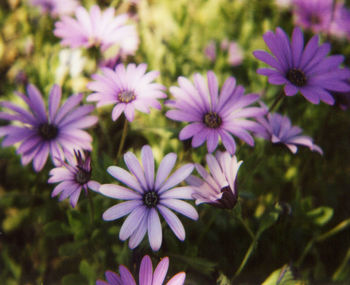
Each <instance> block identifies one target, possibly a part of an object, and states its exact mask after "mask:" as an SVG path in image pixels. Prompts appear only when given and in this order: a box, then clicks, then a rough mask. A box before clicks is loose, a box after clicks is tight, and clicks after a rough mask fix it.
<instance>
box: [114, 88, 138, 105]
mask: <svg viewBox="0 0 350 285" xmlns="http://www.w3.org/2000/svg"><path fill="white" fill-rule="evenodd" d="M135 98H136V96H135V93H134V91H131V90H122V91H120V92H119V93H118V100H119V102H122V103H129V102H131V101H134V100H135Z"/></svg>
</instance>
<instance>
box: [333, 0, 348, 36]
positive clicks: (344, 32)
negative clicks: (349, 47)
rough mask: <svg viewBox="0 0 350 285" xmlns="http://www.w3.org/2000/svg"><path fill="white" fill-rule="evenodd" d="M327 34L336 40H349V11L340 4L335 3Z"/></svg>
mask: <svg viewBox="0 0 350 285" xmlns="http://www.w3.org/2000/svg"><path fill="white" fill-rule="evenodd" d="M329 33H330V34H331V35H332V36H335V37H338V38H346V37H347V38H348V39H350V10H349V9H347V8H346V7H345V5H344V3H342V2H339V1H338V2H337V3H336V4H335V8H334V14H333V19H332V22H331V26H330V28H329Z"/></svg>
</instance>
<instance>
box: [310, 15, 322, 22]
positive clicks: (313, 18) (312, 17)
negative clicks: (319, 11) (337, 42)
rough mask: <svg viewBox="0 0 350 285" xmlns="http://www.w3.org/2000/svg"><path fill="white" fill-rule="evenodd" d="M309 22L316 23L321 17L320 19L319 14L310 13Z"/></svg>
mask: <svg viewBox="0 0 350 285" xmlns="http://www.w3.org/2000/svg"><path fill="white" fill-rule="evenodd" d="M310 22H311V24H313V25H318V24H320V23H321V19H320V17H319V15H315V14H312V15H311V17H310Z"/></svg>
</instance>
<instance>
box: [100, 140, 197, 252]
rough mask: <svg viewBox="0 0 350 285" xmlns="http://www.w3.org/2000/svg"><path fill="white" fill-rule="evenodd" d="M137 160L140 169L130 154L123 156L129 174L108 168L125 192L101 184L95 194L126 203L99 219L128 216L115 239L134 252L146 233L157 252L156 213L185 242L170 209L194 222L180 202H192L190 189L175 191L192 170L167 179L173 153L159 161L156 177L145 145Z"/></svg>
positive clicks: (188, 207)
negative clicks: (185, 200)
mask: <svg viewBox="0 0 350 285" xmlns="http://www.w3.org/2000/svg"><path fill="white" fill-rule="evenodd" d="M141 160H142V165H141V164H140V163H139V161H138V160H137V158H136V156H135V155H134V154H133V153H132V152H127V153H126V154H125V155H124V161H125V164H126V166H127V167H128V169H129V170H130V172H131V174H130V173H129V172H127V171H125V170H124V169H122V168H120V167H118V166H110V167H108V173H109V174H110V175H112V176H113V177H114V178H116V179H117V180H119V181H120V182H122V183H124V184H125V185H126V186H128V188H125V187H123V186H119V185H115V184H104V185H102V186H101V187H100V189H99V191H100V192H101V193H102V194H103V195H106V196H108V197H111V198H114V199H121V200H127V201H126V202H123V203H119V204H117V205H115V206H113V207H111V208H109V209H108V210H107V211H105V212H104V213H103V219H104V220H105V221H112V220H116V219H119V218H121V217H123V216H125V215H128V214H130V215H129V216H128V217H127V218H126V220H125V221H124V223H123V225H122V227H121V229H120V233H119V238H120V239H121V240H123V241H124V240H126V239H128V238H130V239H129V247H130V248H131V249H134V248H135V247H136V246H138V245H139V243H140V242H141V241H142V239H143V237H144V235H145V234H146V232H148V240H149V243H150V245H151V248H152V250H154V251H157V250H159V248H160V246H161V244H162V227H161V224H160V219H159V215H158V211H159V212H160V213H161V214H162V216H163V217H164V219H165V221H166V222H167V223H168V225H169V226H170V228H171V230H172V231H173V232H174V234H175V235H176V236H177V238H178V239H180V240H181V241H183V240H184V239H185V230H184V227H183V225H182V223H181V221H180V220H179V218H178V217H177V216H176V215H175V214H174V213H173V212H172V211H171V210H170V209H172V210H174V211H177V212H178V213H180V214H183V215H185V216H187V217H188V218H190V219H193V220H197V219H198V213H197V212H196V210H195V209H194V208H193V206H191V205H190V204H188V203H186V202H184V201H182V200H181V199H192V196H191V195H192V189H191V188H190V187H186V186H184V187H175V186H176V185H178V184H179V183H181V182H182V181H183V180H184V179H186V178H187V177H188V176H189V175H190V174H191V172H192V171H193V168H194V166H193V164H190V163H189V164H186V165H184V166H182V167H180V168H179V169H178V170H177V171H175V173H173V174H172V175H171V176H170V177H169V178H168V179H167V177H168V176H169V174H170V172H171V170H172V169H173V167H174V165H175V162H176V154H175V153H169V154H167V155H166V156H165V157H164V158H163V160H162V161H161V162H160V165H159V167H158V171H157V175H156V176H155V175H154V170H155V169H154V158H153V153H152V150H151V148H150V147H149V146H148V145H145V146H144V147H142V150H141ZM174 187H175V188H174Z"/></svg>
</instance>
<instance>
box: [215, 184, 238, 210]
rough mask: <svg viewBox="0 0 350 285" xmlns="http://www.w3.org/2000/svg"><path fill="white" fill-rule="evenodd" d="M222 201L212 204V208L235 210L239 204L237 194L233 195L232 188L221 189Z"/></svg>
mask: <svg viewBox="0 0 350 285" xmlns="http://www.w3.org/2000/svg"><path fill="white" fill-rule="evenodd" d="M221 193H222V196H221V199H219V200H216V201H215V202H213V203H211V205H212V206H214V207H217V208H220V209H233V207H234V206H235V205H236V203H237V194H236V193H233V192H232V190H231V188H230V186H226V187H223V188H222V189H221Z"/></svg>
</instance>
